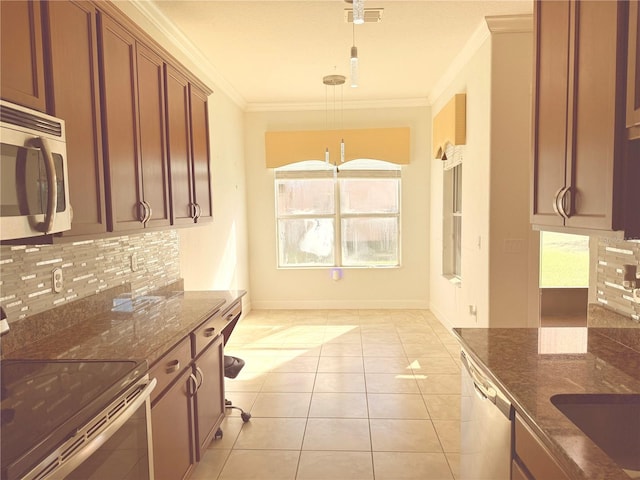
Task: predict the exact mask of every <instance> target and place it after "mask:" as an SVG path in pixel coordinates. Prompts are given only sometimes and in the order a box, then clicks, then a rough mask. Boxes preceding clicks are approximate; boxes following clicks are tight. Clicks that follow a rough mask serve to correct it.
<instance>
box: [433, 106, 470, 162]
mask: <svg viewBox="0 0 640 480" xmlns="http://www.w3.org/2000/svg"><path fill="white" fill-rule="evenodd" d="M466 115H467V95H466V94H464V93H457V94H456V95H454V97H453V98H452V99H451V100H449V103H447V104H446V105H445V106H444V107H442V110H440V111H439V112H438V114H437V115H436V116H435V118H434V119H433V156H434V158H442V154H443V153H444V150H445V146H446V144H447V143H450V144H451V145H464V144H465V143H467V118H466Z"/></svg>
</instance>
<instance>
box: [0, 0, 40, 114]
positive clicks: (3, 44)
mask: <svg viewBox="0 0 640 480" xmlns="http://www.w3.org/2000/svg"><path fill="white" fill-rule="evenodd" d="M40 7H41V6H40V2H39V1H33V0H28V1H25V0H19V1H13V0H10V1H7V0H3V1H1V2H0V19H1V24H0V27H1V28H0V67H1V72H0V92H1V96H2V98H3V99H4V100H7V101H10V102H14V103H17V104H19V105H23V106H25V107H29V108H33V109H35V110H39V111H41V112H46V108H47V102H46V94H45V70H44V51H43V43H42V12H41V8H40Z"/></svg>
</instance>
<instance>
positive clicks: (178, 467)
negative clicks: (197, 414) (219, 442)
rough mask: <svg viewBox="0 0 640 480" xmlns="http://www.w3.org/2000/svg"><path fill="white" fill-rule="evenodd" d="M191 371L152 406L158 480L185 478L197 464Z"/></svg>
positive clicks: (154, 451) (154, 457)
mask: <svg viewBox="0 0 640 480" xmlns="http://www.w3.org/2000/svg"><path fill="white" fill-rule="evenodd" d="M191 376H192V374H191V370H190V369H189V370H187V371H186V372H185V373H184V374H182V376H181V377H180V378H179V379H178V381H177V382H176V383H175V384H174V386H173V387H171V389H169V390H168V391H167V393H166V394H165V395H163V396H162V397H161V398H160V399H159V400H158V401H157V402H156V403H155V404H154V405H153V406H152V407H151V422H152V423H151V431H152V435H153V466H154V473H155V479H156V480H179V479H181V478H185V477H186V475H187V474H188V473H189V471H190V470H191V468H192V466H193V464H194V455H193V453H194V452H193V449H192V440H191V439H192V438H193V435H192V434H193V432H192V430H191V425H192V412H191V407H190V404H191V398H190V396H189V391H190V390H189V388H190V387H189V386H188V385H189V383H193V382H192V380H191V379H190V377H191Z"/></svg>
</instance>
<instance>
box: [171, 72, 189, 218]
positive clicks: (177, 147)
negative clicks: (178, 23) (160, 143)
mask: <svg viewBox="0 0 640 480" xmlns="http://www.w3.org/2000/svg"><path fill="white" fill-rule="evenodd" d="M165 81H166V95H167V136H168V140H169V141H168V145H169V170H170V171H171V176H170V178H171V184H170V185H171V215H172V222H173V224H174V225H190V224H193V223H194V216H195V210H194V199H193V193H192V192H193V188H192V187H191V185H192V184H193V178H192V170H191V148H190V128H191V122H190V120H189V116H190V115H189V82H188V81H187V79H186V78H185V77H184V76H183V75H181V74H180V73H179V72H178V71H177V70H176V69H175V68H173V67H171V66H169V65H167V67H166V71H165Z"/></svg>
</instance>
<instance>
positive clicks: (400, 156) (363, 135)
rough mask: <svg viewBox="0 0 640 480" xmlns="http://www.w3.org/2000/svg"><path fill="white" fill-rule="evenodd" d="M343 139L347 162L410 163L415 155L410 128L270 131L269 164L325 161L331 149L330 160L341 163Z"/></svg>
mask: <svg viewBox="0 0 640 480" xmlns="http://www.w3.org/2000/svg"><path fill="white" fill-rule="evenodd" d="M341 140H344V145H345V149H344V150H345V151H344V157H345V162H347V161H349V160H355V159H361V158H368V159H375V160H384V161H386V162H391V163H396V164H399V165H407V164H409V161H410V158H411V156H410V154H411V152H410V144H411V142H410V140H411V135H410V129H409V127H399V128H365V129H355V130H307V131H293V132H266V133H265V139H264V144H265V157H266V164H267V167H268V168H276V167H282V166H283V165H289V164H291V163H296V162H301V161H304V160H324V159H325V151H326V150H327V149H329V161H330V162H331V163H336V162H340V142H341Z"/></svg>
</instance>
